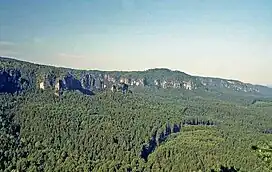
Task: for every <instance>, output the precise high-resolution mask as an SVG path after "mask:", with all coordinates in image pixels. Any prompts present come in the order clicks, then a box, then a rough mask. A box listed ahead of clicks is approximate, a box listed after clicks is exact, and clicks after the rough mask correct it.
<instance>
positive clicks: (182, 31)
mask: <svg viewBox="0 0 272 172" xmlns="http://www.w3.org/2000/svg"><path fill="white" fill-rule="evenodd" d="M0 55H2V56H12V57H16V58H18V59H23V60H28V61H33V62H38V63H43V64H52V65H57V66H66V67H73V68H84V69H101V70H144V69H147V68H155V67H167V68H171V69H178V70H181V71H184V72H187V73H189V74H194V75H202V76H219V77H223V78H233V79H239V80H242V81H244V82H251V83H258V84H266V83H272V75H271V74H272V1H271V0H187V1H185V0H70V1H68V0H44V1H40V0H0Z"/></svg>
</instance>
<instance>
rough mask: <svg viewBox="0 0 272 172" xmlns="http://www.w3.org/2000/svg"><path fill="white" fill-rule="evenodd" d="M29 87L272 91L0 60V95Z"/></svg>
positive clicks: (157, 72)
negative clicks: (124, 87)
mask: <svg viewBox="0 0 272 172" xmlns="http://www.w3.org/2000/svg"><path fill="white" fill-rule="evenodd" d="M15 66H16V67H15ZM4 69H5V70H4ZM26 69H27V70H26ZM71 71H72V72H71ZM22 75H24V76H27V78H28V79H24V78H23V77H22ZM28 84H29V86H30V87H31V88H37V87H38V88H40V89H53V90H55V92H56V94H58V95H59V94H61V93H62V92H63V91H65V90H77V91H80V92H82V93H84V94H88V95H93V94H94V92H97V91H103V90H106V89H111V88H112V87H113V86H115V87H116V88H121V87H122V86H124V85H122V86H120V84H125V86H127V87H156V88H158V89H169V88H173V89H185V90H191V91H193V90H198V89H199V90H203V91H207V90H216V91H219V92H224V91H227V92H229V91H231V92H242V93H250V94H263V95H271V96H272V89H271V88H269V87H265V86H258V85H252V84H247V83H243V82H240V81H235V80H226V79H220V78H209V77H198V76H191V75H188V74H186V73H183V72H180V71H171V70H169V69H149V70H146V71H134V72H116V71H115V72H104V71H91V70H89V71H86V70H85V71H83V70H73V69H67V68H56V67H52V66H44V65H37V64H33V63H28V62H23V61H18V60H13V59H7V58H0V92H8V93H14V92H16V91H17V92H18V91H20V90H23V89H24V88H26V87H27V86H28ZM117 90H118V89H117ZM119 90H122V89H119ZM126 90H128V89H126Z"/></svg>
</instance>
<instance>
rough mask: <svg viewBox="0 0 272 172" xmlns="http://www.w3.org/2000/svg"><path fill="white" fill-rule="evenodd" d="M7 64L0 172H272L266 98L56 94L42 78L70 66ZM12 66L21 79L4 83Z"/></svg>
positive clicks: (271, 122) (271, 119) (175, 92)
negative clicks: (42, 85)
mask: <svg viewBox="0 0 272 172" xmlns="http://www.w3.org/2000/svg"><path fill="white" fill-rule="evenodd" d="M0 67H1V72H2V73H1V77H2V78H1V83H0V90H1V93H0V101H1V102H0V133H1V134H0V171H5V172H8V171H20V172H21V171H22V172H24V171H33V172H34V171H59V172H63V171H72V172H75V171H79V172H81V171H82V172H89V171H94V172H108V171H111V172H114V171H116V172H117V171H131V172H132V171H133V172H142V171H144V172H151V171H154V172H160V171H162V172H168V171H173V172H178V171H181V172H182V171H185V172H190V171H195V172H200V171H201V172H206V171H218V172H219V171H231V172H234V171H239V172H240V171H241V172H255V171H256V172H266V171H272V134H271V133H272V132H271V131H272V99H270V98H269V97H261V96H254V95H251V96H248V95H242V94H240V93H237V94H234V93H233V94H229V93H226V92H224V93H222V94H220V95H221V96H220V97H218V96H215V95H217V94H218V90H217V91H216V92H205V91H202V90H200V91H193V90H190V91H188V90H184V89H182V88H180V89H162V88H155V89H154V88H151V87H143V88H140V89H139V88H130V90H131V93H125V94H124V92H118V91H116V92H113V91H111V90H110V89H105V90H103V91H96V92H95V94H94V95H88V94H84V93H82V92H80V91H78V90H64V91H63V92H62V94H61V95H59V96H56V95H55V94H54V93H55V92H54V90H53V89H54V88H53V87H52V88H49V89H39V88H37V83H38V80H39V78H42V77H41V76H42V75H43V73H50V74H52V75H56V77H60V76H61V75H63V73H65V72H66V71H67V70H68V69H64V68H55V67H50V66H42V65H36V64H31V63H25V62H20V61H14V60H7V59H4V60H3V59H2V60H1V65H0ZM11 69H12V70H13V71H14V70H15V71H20V72H21V74H20V75H19V74H10V75H9V76H10V77H8V79H7V78H5V76H6V73H8V72H6V73H5V71H9V73H12V72H10V70H11ZM77 72H79V71H74V73H75V75H77ZM13 73H14V72H13ZM15 73H16V72H15ZM16 76H17V77H18V78H20V79H18V78H17V79H16ZM5 79H7V80H5ZM12 79H15V80H16V82H13V81H12ZM4 80H5V82H4ZM7 84H10V85H7ZM11 88H12V89H13V90H15V91H13V90H11V91H8V90H10V89H11Z"/></svg>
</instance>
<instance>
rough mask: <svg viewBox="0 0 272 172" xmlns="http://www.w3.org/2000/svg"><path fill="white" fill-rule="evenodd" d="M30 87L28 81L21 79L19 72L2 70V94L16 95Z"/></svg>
mask: <svg viewBox="0 0 272 172" xmlns="http://www.w3.org/2000/svg"><path fill="white" fill-rule="evenodd" d="M27 86H28V81H27V80H25V79H23V78H22V77H21V72H20V71H19V70H12V69H8V70H4V69H0V92H6V93H15V92H19V91H21V90H23V89H25V88H27Z"/></svg>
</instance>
